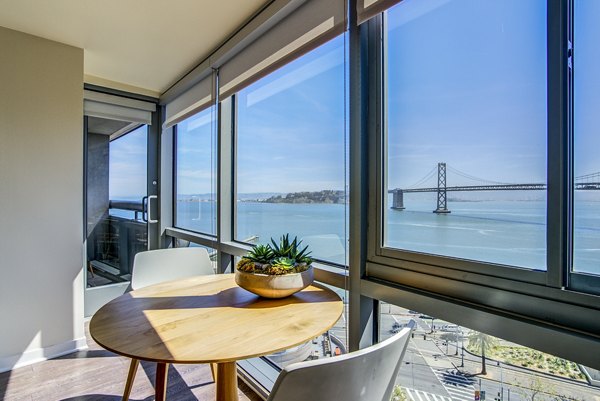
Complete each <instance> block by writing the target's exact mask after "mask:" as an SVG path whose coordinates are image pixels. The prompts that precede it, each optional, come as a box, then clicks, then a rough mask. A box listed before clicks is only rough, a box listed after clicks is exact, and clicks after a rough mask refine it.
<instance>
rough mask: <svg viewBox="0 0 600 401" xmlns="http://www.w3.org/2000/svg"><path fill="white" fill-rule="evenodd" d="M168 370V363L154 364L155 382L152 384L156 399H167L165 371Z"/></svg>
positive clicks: (158, 400)
mask: <svg viewBox="0 0 600 401" xmlns="http://www.w3.org/2000/svg"><path fill="white" fill-rule="evenodd" d="M168 371H169V364H168V363H161V362H158V363H157V364H156V384H155V385H154V389H155V394H156V395H155V397H154V399H155V400H156V401H165V400H166V399H167V373H168Z"/></svg>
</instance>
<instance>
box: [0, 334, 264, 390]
mask: <svg viewBox="0 0 600 401" xmlns="http://www.w3.org/2000/svg"><path fill="white" fill-rule="evenodd" d="M86 330H87V325H86ZM88 346H89V349H88V350H87V351H81V352H76V353H74V354H70V355H66V356H63V357H61V358H56V359H52V360H48V361H44V362H40V363H37V364H33V365H29V366H26V367H23V368H19V369H15V370H13V371H11V372H6V373H0V401H3V400H7V401H21V400H23V401H25V400H27V401H59V400H60V401H100V400H103V401H120V400H121V395H122V393H123V388H124V386H125V379H126V377H127V371H128V368H129V359H127V358H124V357H120V356H117V355H115V354H113V353H111V352H108V351H106V350H104V349H102V348H101V347H99V346H98V345H97V344H96V343H94V341H93V340H92V339H91V338H90V337H89V335H88ZM154 372H155V364H153V363H147V362H142V363H141V365H140V368H139V369H138V371H137V375H136V378H135V382H134V385H133V390H132V392H131V398H130V399H131V400H135V401H151V400H153V399H154V385H153V383H154ZM168 386H169V387H168V390H167V400H168V401H184V400H202V401H204V400H206V401H214V400H215V383H214V382H213V380H212V375H211V372H210V368H209V367H208V365H172V366H171V368H170V369H169V378H168ZM238 388H239V396H240V401H259V400H261V398H260V397H258V396H257V395H256V394H255V393H254V392H252V390H250V389H249V388H248V387H247V386H246V385H245V384H244V383H242V382H241V381H238Z"/></svg>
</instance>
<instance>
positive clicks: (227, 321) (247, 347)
mask: <svg viewBox="0 0 600 401" xmlns="http://www.w3.org/2000/svg"><path fill="white" fill-rule="evenodd" d="M342 310H343V304H342V301H341V299H340V297H339V296H338V295H337V294H336V293H335V292H333V291H331V290H329V289H327V288H322V287H317V286H312V285H311V286H309V287H307V288H305V289H304V290H302V291H301V292H299V293H296V294H294V295H292V296H290V297H287V298H282V299H265V298H260V297H258V296H256V295H254V294H252V293H250V292H248V291H246V290H244V289H243V288H240V287H238V286H237V284H236V283H235V281H234V275H233V274H222V275H214V276H199V277H193V278H187V279H183V280H178V281H171V282H167V283H162V284H157V285H153V286H149V287H145V288H142V289H139V290H136V291H132V292H129V293H127V294H124V295H121V296H120V297H118V298H116V299H114V300H112V301H110V302H109V303H108V304H106V305H104V306H103V307H102V308H100V310H98V312H96V314H95V315H94V316H93V317H92V320H91V322H90V334H91V336H92V338H93V339H94V340H95V341H96V342H97V343H98V344H100V345H101V346H102V347H104V348H106V349H108V350H110V351H113V352H115V353H117V354H120V355H124V356H127V357H130V358H135V359H141V360H146V361H154V362H166V363H213V362H215V363H216V362H232V361H237V360H240V359H246V358H251V357H256V356H261V355H267V354H270V353H273V352H277V351H281V350H284V349H286V348H290V347H293V346H295V345H299V344H302V343H304V342H305V341H307V340H309V339H311V338H314V337H317V336H318V335H320V334H322V333H324V332H325V331H327V330H329V329H330V328H331V327H332V326H333V325H334V324H335V323H336V322H337V320H338V319H339V318H340V316H341V314H342Z"/></svg>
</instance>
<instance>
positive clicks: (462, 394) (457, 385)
mask: <svg viewBox="0 0 600 401" xmlns="http://www.w3.org/2000/svg"><path fill="white" fill-rule="evenodd" d="M434 373H435V375H436V376H437V378H438V379H439V380H440V382H441V383H442V385H443V386H444V388H445V389H446V390H447V391H448V393H449V394H450V397H452V401H472V400H473V397H474V394H475V387H473V379H472V378H470V377H466V376H465V375H462V374H460V373H453V372H447V371H443V370H441V371H440V370H434Z"/></svg>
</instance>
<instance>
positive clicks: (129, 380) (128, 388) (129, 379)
mask: <svg viewBox="0 0 600 401" xmlns="http://www.w3.org/2000/svg"><path fill="white" fill-rule="evenodd" d="M139 365H140V361H139V360H138V359H133V358H132V359H131V364H130V365H129V373H128V374H127V382H126V383H125V391H123V399H122V401H127V400H129V395H130V394H131V388H132V387H133V379H135V373H136V372H137V368H138V366H139Z"/></svg>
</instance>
